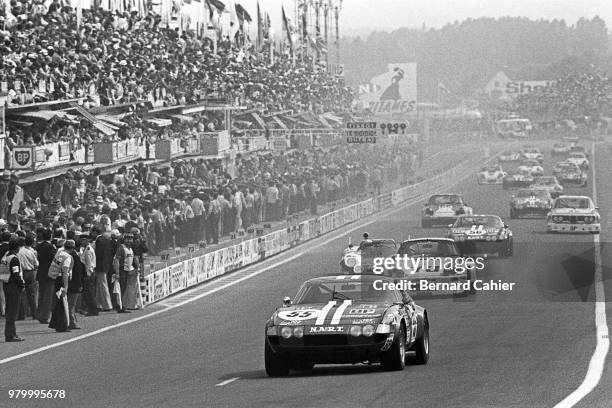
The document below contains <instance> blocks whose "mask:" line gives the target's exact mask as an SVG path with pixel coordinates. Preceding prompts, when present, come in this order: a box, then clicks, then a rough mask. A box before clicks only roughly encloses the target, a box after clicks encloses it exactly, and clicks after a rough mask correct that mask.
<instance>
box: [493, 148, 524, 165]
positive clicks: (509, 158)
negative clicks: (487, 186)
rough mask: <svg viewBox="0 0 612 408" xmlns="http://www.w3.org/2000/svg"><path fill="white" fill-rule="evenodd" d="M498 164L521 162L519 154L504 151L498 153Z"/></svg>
mask: <svg viewBox="0 0 612 408" xmlns="http://www.w3.org/2000/svg"><path fill="white" fill-rule="evenodd" d="M498 160H499V161H500V162H502V163H503V162H515V161H519V160H521V153H520V152H513V151H510V150H505V151H503V152H501V153H500V155H499V159H498Z"/></svg>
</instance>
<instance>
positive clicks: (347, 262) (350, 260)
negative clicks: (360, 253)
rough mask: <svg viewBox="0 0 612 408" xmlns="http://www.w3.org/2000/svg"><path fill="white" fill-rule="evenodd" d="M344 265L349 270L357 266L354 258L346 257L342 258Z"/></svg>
mask: <svg viewBox="0 0 612 408" xmlns="http://www.w3.org/2000/svg"><path fill="white" fill-rule="evenodd" d="M344 264H345V265H346V266H348V267H349V268H352V267H353V266H355V265H357V259H356V258H355V257H354V256H347V257H345V258H344Z"/></svg>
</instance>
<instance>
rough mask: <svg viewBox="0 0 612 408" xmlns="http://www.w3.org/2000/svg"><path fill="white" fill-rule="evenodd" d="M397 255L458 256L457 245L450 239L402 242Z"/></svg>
mask: <svg viewBox="0 0 612 408" xmlns="http://www.w3.org/2000/svg"><path fill="white" fill-rule="evenodd" d="M397 253H398V254H399V255H408V256H417V257H418V256H423V255H424V256H436V257H437V256H440V257H446V256H459V255H460V253H459V250H458V249H457V245H456V244H455V243H454V242H452V241H435V240H427V241H408V242H403V243H402V245H400V248H399V250H398V251H397Z"/></svg>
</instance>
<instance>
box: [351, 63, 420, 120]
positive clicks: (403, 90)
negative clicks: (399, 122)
mask: <svg viewBox="0 0 612 408" xmlns="http://www.w3.org/2000/svg"><path fill="white" fill-rule="evenodd" d="M416 81H417V66H416V64H415V63H412V62H402V63H394V64H388V65H387V72H385V73H382V74H380V75H377V76H375V77H373V78H372V79H371V80H370V82H369V83H367V84H362V85H360V86H359V88H358V91H359V101H360V102H361V105H362V107H364V108H369V109H370V110H371V111H372V113H374V114H376V115H385V116H387V115H390V114H392V113H402V112H410V111H413V110H415V109H416V103H417V82H416Z"/></svg>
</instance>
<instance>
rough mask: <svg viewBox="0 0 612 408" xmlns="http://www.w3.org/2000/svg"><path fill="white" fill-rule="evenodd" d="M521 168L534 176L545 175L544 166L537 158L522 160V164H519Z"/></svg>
mask: <svg viewBox="0 0 612 408" xmlns="http://www.w3.org/2000/svg"><path fill="white" fill-rule="evenodd" d="M518 169H519V170H526V171H528V172H529V173H531V175H532V176H534V177H536V176H543V175H544V168H543V167H542V165H541V164H540V162H538V161H537V160H535V159H525V160H522V161H521V164H519V166H518Z"/></svg>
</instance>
